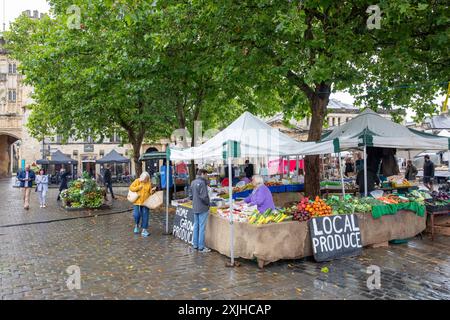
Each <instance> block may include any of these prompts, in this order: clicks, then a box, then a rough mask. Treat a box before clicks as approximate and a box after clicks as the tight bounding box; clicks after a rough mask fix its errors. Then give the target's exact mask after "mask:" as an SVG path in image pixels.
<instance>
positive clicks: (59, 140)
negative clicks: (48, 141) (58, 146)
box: [56, 134, 63, 143]
mask: <svg viewBox="0 0 450 320" xmlns="http://www.w3.org/2000/svg"><path fill="white" fill-rule="evenodd" d="M62 140H63V139H62V135H59V134H58V135H57V136H56V143H61V142H62Z"/></svg>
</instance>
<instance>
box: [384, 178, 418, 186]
mask: <svg viewBox="0 0 450 320" xmlns="http://www.w3.org/2000/svg"><path fill="white" fill-rule="evenodd" d="M388 181H389V182H391V184H392V186H393V187H394V188H399V187H410V186H412V184H411V182H409V181H408V180H406V179H405V178H404V177H403V176H390V177H388Z"/></svg>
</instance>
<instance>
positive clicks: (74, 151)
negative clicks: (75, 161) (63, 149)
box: [72, 150, 78, 158]
mask: <svg viewBox="0 0 450 320" xmlns="http://www.w3.org/2000/svg"><path fill="white" fill-rule="evenodd" d="M72 155H73V157H74V158H77V157H78V150H73V152H72Z"/></svg>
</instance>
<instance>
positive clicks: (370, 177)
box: [356, 169, 380, 196]
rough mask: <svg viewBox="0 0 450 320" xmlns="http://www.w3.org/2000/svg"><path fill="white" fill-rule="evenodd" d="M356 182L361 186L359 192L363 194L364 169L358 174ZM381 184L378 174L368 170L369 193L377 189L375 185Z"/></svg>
mask: <svg viewBox="0 0 450 320" xmlns="http://www.w3.org/2000/svg"><path fill="white" fill-rule="evenodd" d="M356 184H357V185H358V187H359V192H360V194H361V195H362V196H363V195H364V194H365V192H364V190H365V189H364V188H365V186H364V169H363V170H360V171H358V175H357V176H356ZM376 184H380V179H379V178H378V176H377V174H376V173H375V172H373V171H371V170H367V195H369V194H370V192H372V191H373V190H375V185H376Z"/></svg>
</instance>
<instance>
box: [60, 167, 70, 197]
mask: <svg viewBox="0 0 450 320" xmlns="http://www.w3.org/2000/svg"><path fill="white" fill-rule="evenodd" d="M69 176H70V173H69V172H67V171H66V169H64V168H61V170H60V171H59V179H60V181H61V182H60V184H59V193H58V199H57V201H59V200H61V192H62V191H63V190H66V189H69V186H68V179H69Z"/></svg>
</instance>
